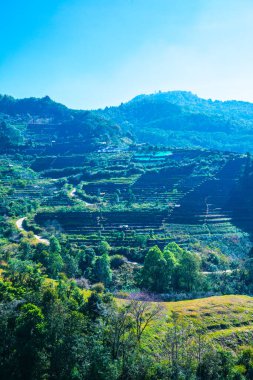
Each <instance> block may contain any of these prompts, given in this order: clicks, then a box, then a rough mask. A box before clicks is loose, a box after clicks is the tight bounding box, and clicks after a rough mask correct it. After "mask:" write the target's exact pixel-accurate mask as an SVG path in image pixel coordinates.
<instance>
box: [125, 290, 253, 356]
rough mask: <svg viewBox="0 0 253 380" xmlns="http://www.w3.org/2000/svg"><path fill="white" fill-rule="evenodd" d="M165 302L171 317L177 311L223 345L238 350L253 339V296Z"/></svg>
mask: <svg viewBox="0 0 253 380" xmlns="http://www.w3.org/2000/svg"><path fill="white" fill-rule="evenodd" d="M123 302H125V301H123ZM119 303H122V300H119ZM162 305H163V307H164V308H165V312H166V314H167V315H168V316H169V317H170V316H171V313H172V312H176V313H177V314H178V317H179V319H181V318H183V319H184V320H185V319H186V320H189V321H191V322H192V323H193V324H194V325H195V326H197V327H199V328H200V329H201V330H202V329H203V331H204V334H205V335H207V336H208V337H209V338H210V339H211V340H212V341H214V342H215V343H218V344H220V345H222V346H226V347H229V348H231V349H235V350H236V349H238V347H239V346H241V345H247V344H250V343H251V342H252V340H253V297H249V296H244V295H227V296H216V297H208V298H202V299H195V300H187V301H179V302H163V303H162ZM159 325H160V327H161V324H160V323H159ZM154 327H158V326H154ZM158 328H159V327H158Z"/></svg>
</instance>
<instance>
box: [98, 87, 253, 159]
mask: <svg viewBox="0 0 253 380" xmlns="http://www.w3.org/2000/svg"><path fill="white" fill-rule="evenodd" d="M97 113H98V114H99V115H103V116H105V117H106V118H107V119H108V120H112V121H114V122H116V123H118V124H119V125H120V126H121V127H122V128H124V129H125V130H127V131H129V132H131V133H132V135H133V136H134V137H135V138H136V139H137V140H138V141H139V142H148V143H151V144H165V145H170V146H175V147H185V146H187V147H202V148H207V149H218V150H229V151H237V152H247V151H250V152H252V151H253V104H252V103H248V102H241V101H224V102H222V101H218V100H215V101H213V100H211V99H208V100H206V99H201V98H199V97H198V96H197V95H194V94H192V93H191V92H185V91H172V92H159V93H156V94H151V95H139V96H137V97H135V98H134V99H132V100H131V101H129V102H127V103H124V104H123V103H122V104H121V105H120V106H119V107H109V108H108V107H106V108H105V109H104V110H99V111H97Z"/></svg>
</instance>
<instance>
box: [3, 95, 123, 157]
mask: <svg viewBox="0 0 253 380" xmlns="http://www.w3.org/2000/svg"><path fill="white" fill-rule="evenodd" d="M123 140H124V135H123V134H122V131H121V129H120V127H119V126H118V125H116V123H115V122H111V121H110V120H106V119H105V118H104V117H102V116H100V115H96V114H94V113H92V112H90V111H82V110H80V111H79V110H72V109H69V108H67V107H65V106H64V105H62V104H60V103H56V102H54V101H53V100H51V99H50V98H49V97H48V96H46V97H44V98H41V99H38V98H27V99H14V98H13V97H10V96H6V95H4V96H1V95H0V151H1V152H3V151H4V152H6V150H8V149H12V150H13V149H16V148H19V149H21V148H22V149H24V148H25V147H26V146H31V145H34V146H51V145H52V144H53V145H54V147H56V148H57V149H58V150H59V149H60V151H62V150H63V151H64V150H69V149H70V148H71V149H73V146H79V148H78V149H80V147H81V148H82V147H83V148H82V149H88V150H90V149H94V148H95V149H96V148H97V147H98V146H100V145H101V144H107V145H111V144H117V145H120V144H121V143H122V142H123ZM35 153H36V152H35Z"/></svg>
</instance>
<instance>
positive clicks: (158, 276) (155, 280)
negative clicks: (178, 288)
mask: <svg viewBox="0 0 253 380" xmlns="http://www.w3.org/2000/svg"><path fill="white" fill-rule="evenodd" d="M142 285H143V287H144V288H146V289H148V290H151V291H153V292H158V293H159V292H160V293H161V292H164V291H165V290H166V288H167V286H168V278H167V261H166V260H165V258H164V256H163V253H162V251H161V250H160V249H159V248H158V247H157V246H154V247H152V248H150V250H149V251H148V253H147V255H146V257H145V260H144V266H143V271H142Z"/></svg>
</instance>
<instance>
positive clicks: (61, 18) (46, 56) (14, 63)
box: [0, 0, 253, 109]
mask: <svg viewBox="0 0 253 380" xmlns="http://www.w3.org/2000/svg"><path fill="white" fill-rule="evenodd" d="M0 12H1V16H2V17H1V26H0V30H1V33H0V93H2V94H3V93H7V94H10V95H13V96H15V97H29V96H44V95H49V96H50V97H51V98H53V99H54V100H56V101H60V102H62V103H64V104H66V105H68V106H70V107H73V108H86V109H87V108H88V109H91V108H98V107H104V106H106V105H117V104H120V103H121V102H124V101H127V100H129V99H131V98H132V97H134V96H135V95H138V94H141V93H152V92H155V91H159V90H162V91H168V90H190V91H192V92H194V93H197V94H198V95H199V96H202V97H205V98H212V99H242V100H248V101H252V102H253V75H252V70H253V69H252V67H253V49H252V44H253V1H252V0H176V1H175V0H9V1H8V2H7V1H1V3H0Z"/></svg>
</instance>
